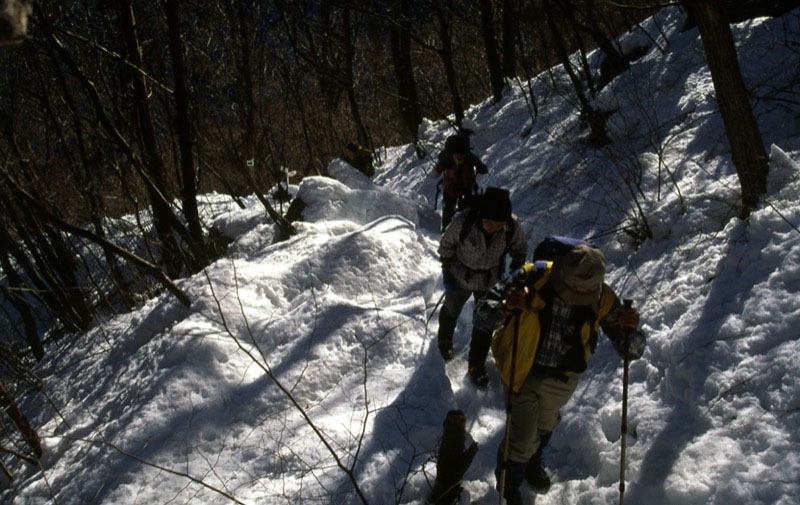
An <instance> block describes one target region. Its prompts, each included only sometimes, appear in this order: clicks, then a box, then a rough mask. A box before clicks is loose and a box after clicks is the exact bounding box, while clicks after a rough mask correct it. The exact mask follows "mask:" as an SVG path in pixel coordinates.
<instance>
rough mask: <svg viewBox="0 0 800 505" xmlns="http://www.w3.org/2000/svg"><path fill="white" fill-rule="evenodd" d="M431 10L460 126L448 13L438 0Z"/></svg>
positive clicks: (461, 117)
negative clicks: (435, 21) (436, 26)
mask: <svg viewBox="0 0 800 505" xmlns="http://www.w3.org/2000/svg"><path fill="white" fill-rule="evenodd" d="M433 11H434V15H435V16H436V19H437V20H438V21H439V27H438V28H439V30H438V33H439V42H441V44H442V47H441V49H439V51H438V52H439V56H440V57H441V59H442V65H443V66H444V74H445V77H446V78H447V87H448V88H449V90H450V101H451V103H452V106H453V114H454V115H455V118H456V121H455V123H456V124H457V125H458V126H461V121H463V120H464V105H463V102H462V101H461V93H460V92H459V90H458V78H457V76H456V68H455V65H454V64H453V41H452V39H451V37H450V17H449V14H450V13H449V11H448V10H447V9H446V8H445V7H444V6H443V5H442V3H441V1H440V0H434V1H433Z"/></svg>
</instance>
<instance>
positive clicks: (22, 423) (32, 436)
mask: <svg viewBox="0 0 800 505" xmlns="http://www.w3.org/2000/svg"><path fill="white" fill-rule="evenodd" d="M0 408H2V409H3V411H4V412H5V413H6V415H8V417H9V418H10V419H11V422H13V423H14V426H16V427H17V430H19V432H20V434H21V435H22V438H23V439H24V440H25V443H27V444H28V447H30V449H31V451H32V452H33V455H34V456H36V459H37V460H38V459H41V457H42V443H41V441H40V440H39V435H38V434H37V433H36V430H34V429H33V428H32V427H31V424H30V423H29V422H28V418H26V417H25V414H23V413H22V411H21V410H19V407H17V402H16V401H14V398H13V397H12V396H11V395H10V394H9V393H8V391H7V390H6V388H5V386H3V384H2V383H1V382H0Z"/></svg>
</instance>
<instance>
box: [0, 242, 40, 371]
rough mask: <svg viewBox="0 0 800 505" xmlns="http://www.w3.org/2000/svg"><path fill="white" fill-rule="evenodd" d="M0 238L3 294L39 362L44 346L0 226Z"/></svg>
mask: <svg viewBox="0 0 800 505" xmlns="http://www.w3.org/2000/svg"><path fill="white" fill-rule="evenodd" d="M0 238H2V240H0V266H2V267H3V273H5V275H6V277H7V280H8V288H6V287H3V294H5V295H6V298H8V300H9V302H11V305H13V306H14V309H16V311H17V313H18V314H19V316H20V317H21V318H22V326H23V331H24V333H25V340H26V341H27V342H28V346H29V347H30V348H31V352H33V355H34V357H36V361H40V360H41V359H42V358H43V357H44V346H42V341H41V340H40V339H39V333H38V329H37V327H36V320H35V319H34V318H33V313H32V312H31V308H30V305H29V304H28V301H27V299H26V298H25V297H24V295H23V293H24V292H25V289H24V285H23V282H22V278H21V277H20V276H19V274H18V273H17V271H16V270H15V269H14V266H13V264H12V263H11V258H10V256H9V251H8V248H7V244H8V243H9V242H8V241H9V240H11V237H10V236H9V235H8V233H6V230H5V228H3V227H2V226H0Z"/></svg>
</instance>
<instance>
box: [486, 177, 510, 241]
mask: <svg viewBox="0 0 800 505" xmlns="http://www.w3.org/2000/svg"><path fill="white" fill-rule="evenodd" d="M478 216H479V217H480V218H481V225H482V227H483V230H484V231H486V232H487V233H497V232H498V231H500V230H502V229H503V227H504V226H505V224H506V223H507V222H508V220H509V219H511V197H510V195H509V193H508V190H507V189H502V188H491V187H490V188H486V191H484V193H483V194H482V195H481V196H480V198H479V199H478Z"/></svg>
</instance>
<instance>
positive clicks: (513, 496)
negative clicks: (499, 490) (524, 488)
mask: <svg viewBox="0 0 800 505" xmlns="http://www.w3.org/2000/svg"><path fill="white" fill-rule="evenodd" d="M503 498H505V499H506V505H522V495H521V494H520V492H519V488H517V489H506V490H505V491H503Z"/></svg>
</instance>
